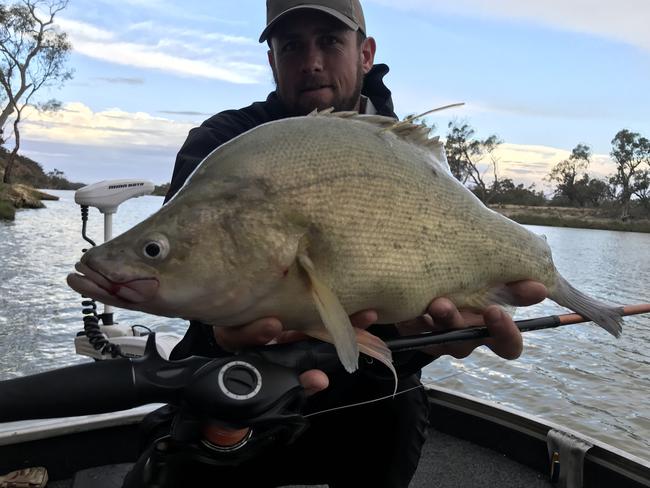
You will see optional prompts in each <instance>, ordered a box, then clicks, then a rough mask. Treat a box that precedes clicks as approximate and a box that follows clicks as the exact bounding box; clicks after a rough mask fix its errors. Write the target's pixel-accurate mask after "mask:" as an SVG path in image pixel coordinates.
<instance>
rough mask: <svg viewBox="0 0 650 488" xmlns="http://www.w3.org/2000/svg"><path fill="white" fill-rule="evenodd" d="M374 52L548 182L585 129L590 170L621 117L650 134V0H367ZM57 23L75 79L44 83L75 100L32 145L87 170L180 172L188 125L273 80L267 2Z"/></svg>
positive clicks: (517, 171) (244, 0) (112, 12)
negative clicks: (177, 165) (266, 38)
mask: <svg viewBox="0 0 650 488" xmlns="http://www.w3.org/2000/svg"><path fill="white" fill-rule="evenodd" d="M362 1H363V6H364V11H365V16H366V25H367V30H368V34H369V35H371V36H373V37H375V39H376V40H377V54H376V57H375V62H377V63H386V64H388V65H389V66H390V68H391V71H390V73H389V74H388V75H387V77H386V78H385V82H386V84H387V86H388V87H389V88H390V89H391V90H392V92H393V100H394V103H395V107H396V112H397V114H398V115H399V116H400V117H404V116H406V115H408V114H414V113H422V112H425V111H427V110H429V109H432V108H435V107H438V106H442V105H446V104H449V103H454V102H465V104H466V105H465V106H464V107H462V108H457V109H453V110H449V111H446V112H439V113H437V114H436V115H435V116H431V117H429V118H427V122H428V123H433V124H435V125H436V127H437V130H436V134H438V135H440V136H441V137H443V138H444V136H445V134H446V129H447V124H448V123H449V122H450V121H451V120H456V121H459V122H466V123H469V124H470V125H471V126H472V127H473V128H474V129H475V131H476V135H477V136H478V137H481V138H485V137H487V136H489V135H491V134H496V135H497V136H498V137H499V138H500V139H501V140H502V141H504V143H503V144H502V145H501V146H500V148H499V150H498V152H497V159H498V160H499V171H500V174H501V175H502V176H505V177H510V178H512V179H513V180H514V181H515V183H524V184H526V185H529V184H532V183H535V184H536V186H537V188H543V187H544V186H545V185H546V186H548V183H544V181H543V180H542V179H543V178H544V177H545V176H546V175H547V174H548V172H549V171H550V168H551V167H552V166H553V165H554V164H556V163H558V162H560V161H561V160H563V159H566V158H567V157H568V156H569V155H570V153H571V150H572V148H573V147H575V146H576V145H577V144H579V143H583V144H588V145H589V146H590V147H591V148H592V152H593V154H594V155H593V158H592V163H591V167H590V170H589V172H590V174H591V175H592V176H594V177H603V176H605V175H607V174H610V173H613V172H614V164H613V163H612V161H611V159H610V157H609V152H610V150H611V140H612V138H613V137H614V136H615V135H616V133H617V132H618V131H619V130H621V129H629V130H632V131H634V132H639V133H641V134H642V135H644V136H646V137H650V88H649V87H650V29H648V28H647V25H648V22H649V21H650V1H649V0H616V1H605V0H535V1H532V0H529V1H524V0H491V1H490V2H486V1H484V0H400V1H394V0H362ZM57 19H58V23H57V24H58V26H59V28H61V29H62V30H64V31H65V32H67V33H68V35H69V38H70V40H71V42H72V45H73V52H72V54H71V56H70V59H69V66H70V67H71V68H73V69H74V78H73V79H72V80H71V81H69V82H67V83H66V84H65V85H64V86H63V87H61V88H52V89H48V90H47V91H44V92H43V93H42V94H41V99H49V98H56V99H58V100H60V101H61V102H62V103H63V107H64V108H63V110H62V111H60V112H58V113H54V114H39V113H37V112H35V111H32V112H30V113H28V114H27V117H26V120H25V121H24V122H23V125H22V147H23V151H22V152H23V154H25V155H27V156H29V157H31V158H32V159H34V160H36V161H38V162H40V163H41V164H42V165H43V167H44V168H45V170H46V171H49V170H52V169H54V168H56V169H59V170H61V171H63V172H64V173H65V174H66V176H67V177H68V178H69V179H71V180H74V181H81V182H85V183H92V182H94V181H99V180H102V179H113V178H145V179H148V180H150V181H153V182H155V183H164V182H167V181H169V179H170V176H171V173H172V169H173V166H174V160H175V156H176V153H177V152H178V150H179V148H180V147H181V145H182V144H183V141H184V140H185V138H186V136H187V133H188V131H189V130H190V129H191V128H192V127H195V126H197V125H199V124H200V123H201V122H202V121H203V120H205V119H207V118H208V117H210V116H211V115H213V114H215V113H218V112H219V111H222V110H227V109H232V108H240V107H244V106H247V105H249V104H250V103H252V102H253V101H258V100H263V99H265V98H266V96H267V94H268V93H269V92H270V91H272V90H273V89H274V86H273V80H272V75H271V71H270V69H269V68H268V65H267V57H266V50H267V47H266V44H259V43H258V42H257V39H258V37H259V34H260V32H261V30H262V29H263V27H264V23H265V3H264V1H262V0H238V1H237V2H232V1H229V2H226V1H222V0H213V1H210V2H204V1H198V0H185V1H183V2H174V1H171V0H123V1H119V0H70V3H69V5H68V7H67V8H66V9H65V10H64V11H62V12H61V13H60V14H59V16H58V17H57Z"/></svg>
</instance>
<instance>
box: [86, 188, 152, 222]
mask: <svg viewBox="0 0 650 488" xmlns="http://www.w3.org/2000/svg"><path fill="white" fill-rule="evenodd" d="M153 190H154V184H153V183H151V182H150V181H145V180H104V181H100V182H98V183H93V184H92V185H87V186H84V187H83V188H80V189H79V190H77V191H76V192H75V194H74V201H75V202H76V203H77V204H78V205H84V206H87V207H96V208H98V209H99V211H100V212H101V213H103V214H111V213H115V212H116V211H117V207H119V206H120V205H121V204H122V203H124V202H125V201H126V200H129V199H131V198H135V197H141V196H143V195H150V194H151V193H152V192H153Z"/></svg>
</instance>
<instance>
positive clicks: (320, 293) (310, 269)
mask: <svg viewBox="0 0 650 488" xmlns="http://www.w3.org/2000/svg"><path fill="white" fill-rule="evenodd" d="M298 264H299V265H300V266H301V267H302V269H303V270H304V271H305V273H306V274H307V276H308V278H309V282H310V287H309V288H310V292H311V296H312V299H313V300H314V304H315V305H316V309H317V310H318V313H319V314H320V316H321V320H322V321H323V325H325V329H326V330H327V332H328V333H329V334H330V336H331V338H330V341H328V342H332V343H333V344H334V347H336V352H337V353H338V355H339V359H340V360H341V363H342V364H343V367H344V368H345V370H346V371H348V372H349V373H352V372H354V371H356V370H357V368H358V367H359V348H358V346H357V339H356V335H355V332H354V327H352V322H350V317H349V316H348V314H347V312H346V311H345V309H344V308H343V305H341V302H340V301H339V299H338V297H337V296H336V295H335V294H334V292H333V291H332V290H331V289H330V288H329V286H327V284H326V283H325V282H324V281H323V279H321V277H320V276H319V273H318V271H317V270H316V267H315V266H314V263H313V262H312V260H311V259H310V258H309V256H307V254H305V253H302V254H299V255H298ZM311 335H312V336H313V337H316V336H315V335H313V334H311Z"/></svg>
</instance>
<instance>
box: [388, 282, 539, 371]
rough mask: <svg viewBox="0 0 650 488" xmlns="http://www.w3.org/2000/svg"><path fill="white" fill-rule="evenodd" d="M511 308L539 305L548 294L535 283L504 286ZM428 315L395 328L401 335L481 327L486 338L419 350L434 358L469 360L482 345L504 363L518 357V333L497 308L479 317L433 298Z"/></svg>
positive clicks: (514, 326)
mask: <svg viewBox="0 0 650 488" xmlns="http://www.w3.org/2000/svg"><path fill="white" fill-rule="evenodd" d="M507 287H508V291H509V292H510V295H511V296H512V299H513V303H512V304H513V305H515V306H522V307H524V306H528V305H533V304H535V303H538V302H541V301H542V300H544V298H546V296H547V294H548V292H547V290H546V287H545V286H544V285H543V284H541V283H538V282H536V281H529V280H526V281H518V282H515V283H509V284H508V285H507ZM427 312H428V315H425V316H423V317H421V318H420V319H418V320H414V321H409V322H404V323H402V324H398V327H399V330H400V333H401V334H402V335H409V334H418V333H421V332H447V331H450V330H457V329H464V328H467V327H471V326H477V325H481V324H485V326H486V327H487V328H488V331H489V332H490V337H488V338H486V339H481V340H476V341H462V342H457V343H449V344H439V345H434V346H430V347H428V348H426V349H423V350H424V351H425V352H427V353H428V354H430V355H431V356H433V358H434V359H435V358H438V357H440V356H443V355H445V354H449V355H450V356H453V357H455V358H464V357H467V356H469V355H470V354H471V353H472V351H474V349H476V348H477V347H480V346H482V345H486V346H488V347H489V348H490V349H492V351H494V353H495V354H497V355H499V356H501V357H502V358H504V359H516V358H518V357H519V356H520V355H521V352H522V349H523V340H522V337H521V332H520V331H519V329H518V328H517V326H516V325H515V323H514V321H513V320H512V317H510V315H509V314H508V313H507V312H506V311H505V310H503V309H502V308H501V307H499V306H497V305H492V306H490V307H488V308H486V309H485V310H484V312H483V314H482V315H479V314H476V313H471V312H465V311H459V310H458V309H457V308H456V307H455V306H454V304H453V303H452V302H451V301H450V300H447V299H446V298H436V299H435V300H433V301H432V302H431V304H430V305H429V308H428V309H427Z"/></svg>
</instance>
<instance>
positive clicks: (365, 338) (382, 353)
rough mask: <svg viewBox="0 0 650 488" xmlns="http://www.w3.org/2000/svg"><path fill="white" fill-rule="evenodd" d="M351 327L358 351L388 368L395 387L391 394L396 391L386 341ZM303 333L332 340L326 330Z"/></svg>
mask: <svg viewBox="0 0 650 488" xmlns="http://www.w3.org/2000/svg"><path fill="white" fill-rule="evenodd" d="M353 329H354V333H355V335H356V341H357V344H358V346H359V351H361V352H362V353H364V354H365V355H366V356H369V357H371V358H374V359H376V360H377V361H379V362H381V363H382V364H384V365H385V366H386V367H387V368H388V369H389V370H390V372H391V373H392V374H393V378H394V380H395V389H394V391H393V394H395V393H397V371H396V370H395V366H393V355H392V353H391V351H390V349H389V348H388V346H387V345H386V343H385V342H384V341H382V340H381V339H380V338H379V337H377V336H376V335H374V334H371V333H370V332H368V331H367V330H364V329H359V328H358V327H353ZM305 334H307V335H308V336H310V337H314V338H315V339H320V340H321V341H325V342H329V343H333V342H334V341H333V339H332V336H331V335H330V333H329V332H328V331H326V330H318V329H310V330H307V331H305Z"/></svg>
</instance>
